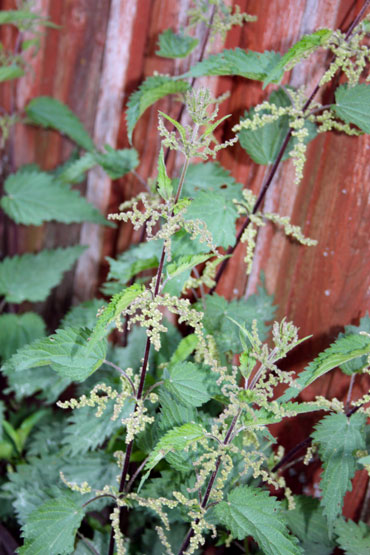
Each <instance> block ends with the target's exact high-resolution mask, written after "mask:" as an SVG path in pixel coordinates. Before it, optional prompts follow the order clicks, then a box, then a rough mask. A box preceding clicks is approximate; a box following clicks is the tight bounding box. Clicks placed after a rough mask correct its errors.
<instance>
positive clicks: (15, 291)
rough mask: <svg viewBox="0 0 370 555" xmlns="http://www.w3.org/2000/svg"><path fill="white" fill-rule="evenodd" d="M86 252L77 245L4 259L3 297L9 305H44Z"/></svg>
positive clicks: (0, 288) (0, 269)
mask: <svg viewBox="0 0 370 555" xmlns="http://www.w3.org/2000/svg"><path fill="white" fill-rule="evenodd" d="M85 248H86V247H84V246H82V245H76V246H74V247H67V248H65V249H62V248H60V249H55V250H44V251H41V252H40V253H38V254H23V255H21V256H13V257H12V258H4V260H3V261H2V262H0V295H4V296H5V299H6V301H7V302H9V303H22V302H23V301H32V302H36V301H43V300H44V299H46V297H47V296H48V295H49V293H50V291H51V289H53V287H55V286H56V285H58V283H59V282H60V280H61V279H62V276H63V274H64V272H66V271H67V270H69V269H70V268H71V267H72V266H73V264H74V263H75V262H76V260H77V259H78V257H79V256H81V254H82V253H83V252H84V250H85ZM25 276H27V279H25Z"/></svg>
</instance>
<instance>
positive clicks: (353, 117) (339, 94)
mask: <svg viewBox="0 0 370 555" xmlns="http://www.w3.org/2000/svg"><path fill="white" fill-rule="evenodd" d="M335 102H336V103H335V104H334V105H333V109H334V110H335V112H336V114H337V116H338V117H340V118H341V119H342V120H343V121H345V122H346V123H354V124H355V125H357V127H359V128H360V129H362V131H364V132H365V133H370V112H369V104H370V85H366V84H365V83H361V84H359V85H355V86H354V87H348V85H347V84H346V85H340V87H337V89H336V90H335Z"/></svg>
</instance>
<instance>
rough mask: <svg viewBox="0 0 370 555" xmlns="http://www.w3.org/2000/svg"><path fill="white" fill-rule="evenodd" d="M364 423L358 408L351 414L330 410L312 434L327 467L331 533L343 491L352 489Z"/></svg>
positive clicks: (323, 479)
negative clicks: (330, 412) (332, 412)
mask: <svg viewBox="0 0 370 555" xmlns="http://www.w3.org/2000/svg"><path fill="white" fill-rule="evenodd" d="M365 424H366V415H365V414H361V413H358V412H357V413H355V414H353V415H352V416H351V417H350V418H347V416H346V415H345V414H330V415H328V416H324V418H323V419H322V420H320V422H319V423H318V424H317V425H316V427H315V431H314V433H313V434H312V439H313V441H314V442H315V443H316V444H318V447H319V454H320V458H321V460H322V462H323V467H324V471H323V474H322V477H321V482H320V487H321V489H322V506H323V513H324V515H326V517H327V519H328V529H329V537H331V536H332V532H333V526H334V522H335V520H336V518H337V517H338V515H339V514H340V513H341V509H342V505H343V497H344V494H345V493H346V492H347V491H350V490H351V489H352V484H351V480H352V478H353V476H354V475H355V472H356V467H357V461H356V458H355V453H356V451H357V450H359V449H364V448H365V445H366V444H365V431H364V428H365Z"/></svg>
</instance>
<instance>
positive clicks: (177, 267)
mask: <svg viewBox="0 0 370 555" xmlns="http://www.w3.org/2000/svg"><path fill="white" fill-rule="evenodd" d="M212 256H214V255H213V254H189V255H185V256H180V258H177V259H176V260H175V262H171V264H168V265H167V266H166V271H167V274H168V277H169V279H172V278H174V277H175V276H178V275H179V274H182V273H183V272H185V271H187V270H191V269H192V268H194V266H197V265H198V264H202V263H203V262H206V261H207V260H208V259H209V258H212Z"/></svg>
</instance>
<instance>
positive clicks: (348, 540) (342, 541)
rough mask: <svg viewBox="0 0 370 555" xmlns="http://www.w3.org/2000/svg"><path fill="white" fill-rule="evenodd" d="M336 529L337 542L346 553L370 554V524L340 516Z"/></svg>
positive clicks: (353, 554)
mask: <svg viewBox="0 0 370 555" xmlns="http://www.w3.org/2000/svg"><path fill="white" fill-rule="evenodd" d="M334 530H335V533H336V535H337V538H336V539H337V543H338V544H339V546H340V547H341V548H342V549H343V551H344V552H345V554H346V555H369V553H370V526H367V525H366V524H365V522H361V521H360V522H353V520H347V521H346V520H344V518H338V520H337V521H336V522H335V525H334Z"/></svg>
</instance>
